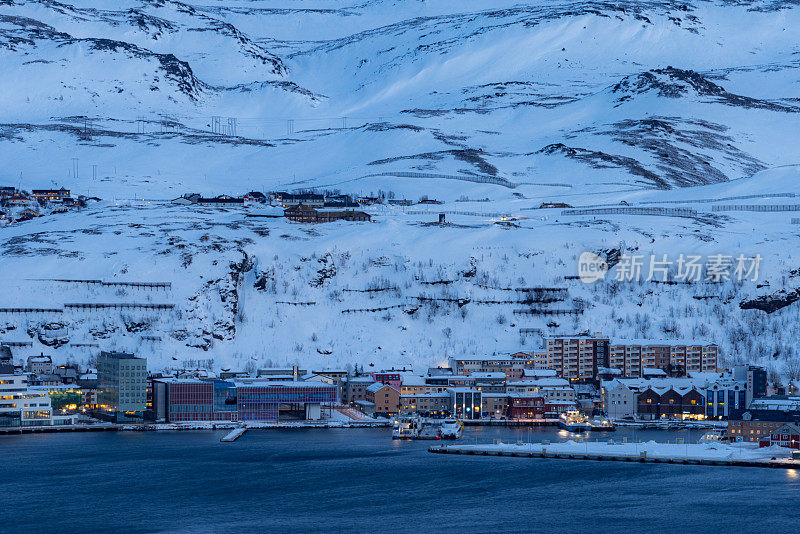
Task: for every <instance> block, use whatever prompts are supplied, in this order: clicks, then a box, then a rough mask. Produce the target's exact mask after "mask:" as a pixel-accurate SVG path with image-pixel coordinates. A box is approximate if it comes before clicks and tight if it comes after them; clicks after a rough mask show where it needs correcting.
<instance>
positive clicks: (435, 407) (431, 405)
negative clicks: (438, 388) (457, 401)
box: [400, 392, 450, 415]
mask: <svg viewBox="0 0 800 534" xmlns="http://www.w3.org/2000/svg"><path fill="white" fill-rule="evenodd" d="M449 411H450V395H449V394H448V393H446V392H445V393H410V394H401V395H400V412H401V413H427V414H432V415H439V414H444V413H445V412H449Z"/></svg>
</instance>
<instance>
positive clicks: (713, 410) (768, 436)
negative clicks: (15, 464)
mask: <svg viewBox="0 0 800 534" xmlns="http://www.w3.org/2000/svg"><path fill="white" fill-rule="evenodd" d="M4 348H5V349H6V350H7V348H6V347H0V349H4ZM21 367H24V369H23V368H21ZM774 393H775V391H774V390H771V389H770V388H768V384H767V373H766V371H765V370H764V369H763V368H761V367H757V366H738V367H735V368H733V369H731V370H725V369H719V368H718V366H717V351H716V347H715V346H714V345H689V344H686V345H665V344H655V343H647V344H644V343H642V344H632V343H624V344H611V342H610V341H609V339H608V338H603V337H601V336H574V337H548V338H545V339H544V340H543V345H542V349H541V350H537V351H532V352H517V353H514V354H511V355H507V356H487V357H475V356H470V357H454V358H450V359H449V361H448V364H447V365H445V366H440V367H432V368H429V369H427V370H426V371H425V372H415V371H413V370H410V369H405V368H403V369H395V368H389V369H384V370H375V371H370V372H364V371H363V369H362V370H360V371H359V370H358V368H356V370H355V371H347V370H344V369H340V370H335V369H323V370H319V371H311V372H309V371H307V370H303V369H300V368H297V367H295V368H292V369H261V370H258V371H257V372H255V373H245V372H236V371H222V372H220V373H219V374H215V373H213V372H211V371H208V370H202V369H193V370H174V371H169V372H161V373H154V372H151V371H148V368H147V362H146V360H145V359H144V358H140V357H137V356H135V355H132V354H126V353H120V352H101V353H100V354H99V356H98V358H97V368H96V369H90V370H88V372H83V373H82V372H79V371H78V370H77V369H76V368H74V367H69V366H57V367H54V366H53V363H52V361H51V359H50V357H48V356H45V355H39V356H31V357H29V358H28V359H27V361H26V362H25V364H24V366H20V365H17V366H15V365H13V364H12V363H11V361H10V358H9V354H8V353H7V352H6V353H3V352H2V351H0V427H14V426H42V425H51V424H53V425H55V424H68V423H70V422H74V420H75V416H76V415H85V416H91V417H93V418H96V419H102V420H106V421H110V422H115V423H148V422H165V423H178V422H214V421H226V422H231V421H264V422H281V421H297V420H317V419H321V418H325V417H326V416H327V417H330V415H331V413H332V410H333V409H334V408H338V409H344V408H345V407H347V409H349V410H357V411H359V412H361V413H362V414H364V415H366V416H373V417H381V416H382V417H390V416H393V415H396V414H403V413H421V414H427V415H437V414H438V415H445V414H447V415H451V414H452V415H455V416H457V417H459V418H462V419H466V420H476V421H483V420H504V419H517V420H532V419H533V420H546V419H550V418H557V417H558V416H559V415H560V414H562V413H564V412H566V411H570V410H574V409H580V410H583V411H585V412H591V413H602V414H604V415H605V416H607V417H609V418H611V419H614V420H617V421H622V420H630V421H648V420H665V419H666V420H687V419H691V420H703V419H713V420H727V421H728V422H729V426H728V434H727V439H730V440H736V441H752V442H759V443H761V444H769V443H778V442H781V443H784V442H785V443H789V444H790V445H791V444H792V443H794V439H795V438H793V437H792V436H794V434H793V433H792V432H794V430H796V429H798V428H800V397H794V396H787V395H775V394H774ZM779 393H783V392H779ZM787 436H788V437H787ZM798 441H800V439H799V440H798Z"/></svg>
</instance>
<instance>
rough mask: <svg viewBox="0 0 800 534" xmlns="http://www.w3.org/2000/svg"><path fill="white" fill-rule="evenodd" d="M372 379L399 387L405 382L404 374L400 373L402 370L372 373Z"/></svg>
mask: <svg viewBox="0 0 800 534" xmlns="http://www.w3.org/2000/svg"><path fill="white" fill-rule="evenodd" d="M372 380H373V381H374V382H380V383H381V384H388V385H390V386H394V387H395V388H398V389H399V388H400V386H401V385H402V384H403V375H402V374H400V371H379V372H376V373H372Z"/></svg>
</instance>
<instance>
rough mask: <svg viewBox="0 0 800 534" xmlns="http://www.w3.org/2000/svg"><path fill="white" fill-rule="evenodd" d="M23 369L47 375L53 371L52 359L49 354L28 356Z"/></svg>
mask: <svg viewBox="0 0 800 534" xmlns="http://www.w3.org/2000/svg"><path fill="white" fill-rule="evenodd" d="M25 370H26V371H27V372H29V373H31V374H34V375H49V374H51V373H52V372H53V359H52V358H51V357H50V356H45V355H44V354H40V355H39V356H28V361H27V362H26V364H25Z"/></svg>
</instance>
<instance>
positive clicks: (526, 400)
mask: <svg viewBox="0 0 800 534" xmlns="http://www.w3.org/2000/svg"><path fill="white" fill-rule="evenodd" d="M545 404H546V402H545V398H544V397H543V396H540V395H532V394H526V393H515V394H512V395H509V398H508V417H509V418H511V419H541V418H542V417H543V416H544V412H545Z"/></svg>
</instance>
